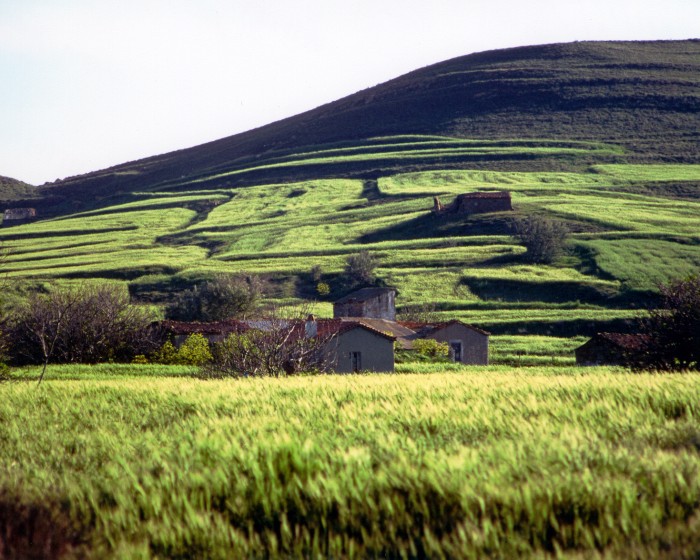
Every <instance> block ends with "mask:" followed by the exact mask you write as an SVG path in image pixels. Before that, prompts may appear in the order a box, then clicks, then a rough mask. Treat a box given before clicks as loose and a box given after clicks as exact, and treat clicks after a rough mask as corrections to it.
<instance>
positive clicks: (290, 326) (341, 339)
mask: <svg viewBox="0 0 700 560" xmlns="http://www.w3.org/2000/svg"><path fill="white" fill-rule="evenodd" d="M160 326H161V328H162V329H163V330H164V331H165V333H166V334H168V335H170V337H171V339H172V341H173V344H175V346H180V345H182V343H183V342H184V341H185V340H186V339H187V337H188V336H190V335H192V334H201V335H202V336H204V337H205V338H206V339H207V340H208V341H209V342H210V343H216V342H221V341H222V340H224V339H225V338H226V337H227V336H229V335H231V334H241V333H244V332H247V331H250V330H260V331H266V330H271V329H275V328H281V329H286V330H287V332H288V333H289V337H290V339H296V340H298V339H299V338H300V337H307V338H316V337H320V339H321V340H322V341H323V340H326V341H327V342H325V348H324V352H325V353H326V355H327V359H328V363H329V364H330V369H331V370H332V371H335V372H338V373H352V372H357V371H375V372H393V371H394V341H395V340H396V338H395V337H394V336H392V335H391V334H389V333H386V332H382V331H379V330H376V329H374V328H372V327H371V326H370V325H366V324H364V323H362V322H360V321H341V320H339V319H318V320H317V319H315V318H313V316H311V317H309V319H308V320H306V321H299V320H295V321H269V320H264V319H253V320H236V319H228V320H226V321H216V322H211V323H200V322H184V321H162V322H161V323H160Z"/></svg>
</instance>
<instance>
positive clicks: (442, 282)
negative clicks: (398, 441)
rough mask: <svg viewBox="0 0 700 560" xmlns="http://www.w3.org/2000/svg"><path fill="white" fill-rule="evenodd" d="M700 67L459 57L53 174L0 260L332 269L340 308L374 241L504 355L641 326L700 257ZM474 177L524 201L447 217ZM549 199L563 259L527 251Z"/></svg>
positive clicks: (103, 275)
mask: <svg viewBox="0 0 700 560" xmlns="http://www.w3.org/2000/svg"><path fill="white" fill-rule="evenodd" d="M698 61H700V42H695V41H683V42H650V43H575V44H568V45H548V46H540V47H527V48H522V49H510V50H506V51H494V52H490V53H481V54H477V55H470V56H467V57H462V58H458V59H454V60H451V61H447V62H444V63H440V64H437V65H434V66H431V67H429V68H425V69H422V70H418V71H416V72H413V73H411V74H408V75H406V76H403V77H401V78H398V79H396V80H393V81H391V82H388V83H387V84H383V85H381V86H377V87H376V88H372V89H371V90H367V91H364V92H360V93H359V94H356V95H355V96H350V97H348V98H346V99H342V100H340V101H338V102H336V103H332V104H330V105H327V106H324V107H321V108H319V109H317V110H315V111H312V112H310V113H307V114H304V115H299V116H297V117H293V118H291V119H287V120H285V121H281V122H280V123H274V124H271V125H269V126H267V127H263V128H262V129H258V130H255V131H250V132H248V133H245V134H243V135H238V136H235V137H231V138H228V139H223V140H219V141H216V142H212V143H210V144H207V145H204V146H199V147H196V148H191V149H188V150H183V151H181V152H176V153H173V154H167V155H165V156H156V157H154V158H150V159H148V160H144V161H141V162H134V163H130V164H124V165H123V166H119V167H117V168H113V169H111V170H106V171H103V172H97V173H94V174H90V175H87V176H83V177H78V178H75V179H71V180H68V181H64V182H62V183H60V184H55V185H52V186H48V187H44V189H43V191H42V192H44V193H45V194H46V193H48V196H47V198H45V199H44V202H43V204H44V206H45V212H44V213H43V214H42V215H46V212H52V211H53V212H54V215H55V217H54V218H53V219H46V220H43V221H40V222H37V223H34V224H29V225H24V226H17V227H12V228H6V229H4V230H1V231H0V242H2V243H3V245H4V246H5V248H7V249H8V250H9V252H10V254H9V256H8V257H7V258H6V260H5V263H4V265H3V268H4V271H5V272H6V273H7V274H8V276H9V277H10V278H12V279H13V280H14V281H15V283H17V284H19V283H20V281H25V282H30V283H31V282H33V283H39V284H40V283H42V282H45V281H46V280H52V281H59V282H74V283H75V282H82V281H86V280H98V281H110V282H120V283H124V284H127V285H128V287H129V289H130V290H131V292H132V294H134V295H135V296H136V297H137V298H139V299H141V300H143V301H148V302H155V303H162V302H163V301H165V300H167V299H168V297H169V294H171V293H172V292H173V291H176V290H181V289H182V288H185V287H189V286H191V285H192V284H194V283H196V282H198V281H201V280H202V279H204V278H207V277H210V276H211V275H213V274H214V273H217V272H238V271H245V272H248V273H253V274H258V275H261V276H263V277H265V279H267V280H268V286H269V288H268V297H269V298H270V299H272V300H273V301H276V302H277V303H279V304H282V305H286V304H288V303H291V302H294V301H300V300H304V299H305V300H308V299H317V298H318V296H317V294H316V291H315V284H314V283H313V281H312V279H311V274H310V272H311V269H312V267H315V266H317V267H320V268H321V271H322V279H323V280H324V281H325V282H327V283H329V284H330V286H331V293H330V294H329V295H328V296H327V297H325V298H323V299H324V301H321V302H320V303H319V304H318V305H317V313H318V314H319V315H321V316H323V315H328V314H329V313H330V312H331V307H330V301H331V300H333V299H335V298H337V297H339V296H341V295H343V292H342V286H341V283H340V282H339V275H340V273H341V272H342V268H343V265H344V262H345V259H346V258H347V256H348V255H350V254H353V253H356V252H358V251H360V250H369V251H371V252H372V253H373V254H374V255H375V256H376V258H377V260H378V262H379V268H378V273H379V276H380V279H381V280H382V281H383V282H385V283H386V284H388V285H392V286H395V287H396V288H398V290H399V297H398V299H397V302H398V305H399V310H400V311H403V312H406V311H408V310H410V309H412V308H415V307H416V306H419V305H420V306H427V307H428V308H430V309H433V310H434V312H435V314H436V316H439V317H442V318H460V319H464V320H466V321H469V322H471V323H474V324H476V325H478V326H481V327H483V328H486V329H488V330H490V331H492V332H493V333H495V334H497V335H499V336H503V337H505V338H504V339H503V340H504V341H508V342H504V347H503V349H502V351H499V352H500V353H501V354H502V355H504V356H511V357H513V356H515V355H516V354H517V352H520V351H519V350H512V351H511V350H509V348H517V347H518V344H519V343H518V342H517V339H513V338H512V337H518V336H523V335H537V336H543V337H550V339H551V340H552V341H553V342H554V344H555V346H556V345H558V343H557V342H556V341H557V340H561V339H564V338H567V337H573V336H584V335H588V334H591V333H593V332H594V331H596V330H613V329H624V328H627V327H626V321H628V320H629V319H630V318H632V317H634V316H635V315H636V314H637V313H638V309H639V307H641V306H643V305H645V304H646V303H647V302H648V301H649V297H650V296H651V295H652V294H653V292H654V290H655V287H656V285H657V283H658V282H660V281H665V280H668V279H669V278H673V277H680V276H684V275H687V274H689V273H692V272H695V271H697V270H698V269H699V268H700V234H699V233H698V232H700V149H699V147H698V137H697V130H700V126H698V125H700V122H699V121H698V118H699V117H698V115H699V113H698V107H699V105H698V91H700V89H699V88H698V84H699V83H700V68H698V65H699V64H700V63H699V62H698ZM516 86H517V87H516ZM631 123H632V124H631ZM652 125H653V126H652ZM448 132H449V133H448ZM477 190H482V191H489V190H509V191H510V192H511V193H512V198H513V205H514V209H515V211H514V212H512V213H511V212H501V213H492V214H483V215H474V216H453V217H440V218H438V217H436V216H434V215H433V214H432V213H431V212H430V209H431V208H432V205H433V197H434V196H439V197H440V198H441V200H442V201H443V202H444V203H449V202H450V200H451V199H452V197H454V196H455V195H457V194H460V193H463V192H470V191H477ZM531 214H540V215H545V216H549V217H552V218H555V219H558V220H561V221H564V222H566V224H567V225H568V227H569V229H570V230H571V232H572V233H571V236H570V240H569V245H568V248H569V253H568V254H567V255H565V256H564V257H562V258H560V259H559V260H558V261H556V262H555V263H554V264H553V265H548V266H533V265H530V264H528V263H527V262H525V260H524V259H523V252H524V249H523V248H522V247H521V246H519V245H518V244H517V243H516V242H515V241H514V239H513V237H512V226H511V220H512V218H513V217H514V216H518V215H531ZM508 337H510V338H508ZM569 348H570V347H569ZM513 352H516V354H514V353H513ZM534 358H537V356H535V357H534ZM537 359H538V358H537ZM535 361H536V360H535Z"/></svg>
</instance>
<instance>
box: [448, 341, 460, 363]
mask: <svg viewBox="0 0 700 560" xmlns="http://www.w3.org/2000/svg"><path fill="white" fill-rule="evenodd" d="M450 356H451V357H452V359H453V360H454V361H455V362H461V361H462V341H461V340H450Z"/></svg>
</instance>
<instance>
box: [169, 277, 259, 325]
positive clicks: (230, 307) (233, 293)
mask: <svg viewBox="0 0 700 560" xmlns="http://www.w3.org/2000/svg"><path fill="white" fill-rule="evenodd" d="M261 295H262V283H261V281H260V279H259V278H257V277H256V276H250V275H246V274H221V275H218V276H216V277H215V278H214V279H213V280H210V281H208V282H205V283H204V284H202V285H201V286H195V287H194V288H192V289H191V290H186V291H184V292H182V293H181V294H180V295H179V296H178V297H177V298H176V300H175V301H174V302H173V303H172V304H171V305H170V306H169V307H168V309H167V316H168V318H170V319H175V320H179V321H221V320H224V319H230V318H232V317H245V316H246V315H247V314H248V313H250V312H251V311H252V310H253V309H255V308H256V306H257V304H258V302H259V300H260V297H261Z"/></svg>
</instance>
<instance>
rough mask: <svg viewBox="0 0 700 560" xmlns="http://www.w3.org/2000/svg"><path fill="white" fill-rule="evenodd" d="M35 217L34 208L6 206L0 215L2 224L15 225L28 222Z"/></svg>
mask: <svg viewBox="0 0 700 560" xmlns="http://www.w3.org/2000/svg"><path fill="white" fill-rule="evenodd" d="M35 218H36V210H35V209H34V208H8V209H6V210H5V212H4V213H3V215H2V225H3V226H15V225H18V224H23V223H26V222H30V221H32V220H34V219H35Z"/></svg>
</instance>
